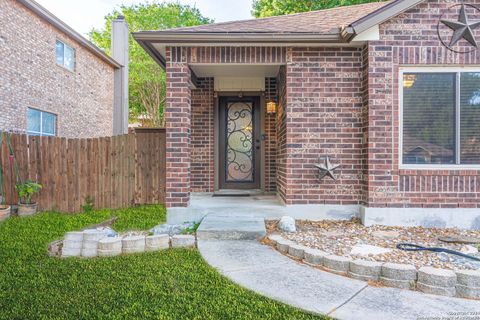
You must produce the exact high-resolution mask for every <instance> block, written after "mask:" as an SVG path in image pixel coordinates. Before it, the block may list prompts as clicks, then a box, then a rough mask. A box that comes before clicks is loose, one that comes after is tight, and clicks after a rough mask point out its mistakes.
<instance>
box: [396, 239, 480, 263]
mask: <svg viewBox="0 0 480 320" xmlns="http://www.w3.org/2000/svg"><path fill="white" fill-rule="evenodd" d="M397 249H400V250H403V251H433V252H445V253H449V254H453V255H456V256H459V257H463V258H467V259H471V260H475V261H480V258H477V257H474V256H470V255H468V254H464V253H461V252H458V251H455V250H450V249H445V248H436V247H432V248H428V247H422V246H419V245H416V244H411V243H399V244H397Z"/></svg>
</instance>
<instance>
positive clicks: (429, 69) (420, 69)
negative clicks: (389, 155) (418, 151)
mask: <svg viewBox="0 0 480 320" xmlns="http://www.w3.org/2000/svg"><path fill="white" fill-rule="evenodd" d="M462 72H477V73H480V65H479V66H411V67H410V66H405V67H400V68H399V79H398V80H399V82H398V125H399V128H398V133H399V137H398V149H399V153H398V159H399V169H405V170H480V164H478V165H476V164H475V165H473V164H403V75H404V74H405V73H456V88H455V90H456V92H455V93H456V97H455V99H456V103H455V108H456V110H455V114H456V119H455V127H456V132H455V144H457V143H458V141H460V125H459V124H460V101H459V99H460V94H459V92H460V81H459V80H458V77H459V74H460V73H462ZM455 148H456V149H455V152H456V159H460V154H459V153H460V148H459V147H457V145H456V146H455Z"/></svg>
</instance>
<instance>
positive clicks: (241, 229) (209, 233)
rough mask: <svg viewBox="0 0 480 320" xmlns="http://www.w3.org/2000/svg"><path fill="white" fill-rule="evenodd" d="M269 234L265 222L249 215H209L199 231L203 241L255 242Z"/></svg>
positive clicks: (199, 237)
mask: <svg viewBox="0 0 480 320" xmlns="http://www.w3.org/2000/svg"><path fill="white" fill-rule="evenodd" d="M266 233H267V230H266V229H265V220H264V219H263V218H261V217H258V216H257V217H255V216H253V215H249V214H235V213H232V214H209V215H207V216H206V217H205V218H204V219H203V221H202V223H201V224H200V227H199V228H198V230H197V238H198V239H202V240H255V239H261V238H263V237H264V236H265V235H266Z"/></svg>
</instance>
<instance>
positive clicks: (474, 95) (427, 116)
mask: <svg viewBox="0 0 480 320" xmlns="http://www.w3.org/2000/svg"><path fill="white" fill-rule="evenodd" d="M402 81H403V100H402V101H403V106H402V108H403V110H402V121H401V123H402V164H403V165H480V72H465V71H455V70H453V71H452V72H448V71H446V72H431V71H421V72H408V71H404V72H402Z"/></svg>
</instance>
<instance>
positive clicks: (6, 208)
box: [0, 196, 11, 221]
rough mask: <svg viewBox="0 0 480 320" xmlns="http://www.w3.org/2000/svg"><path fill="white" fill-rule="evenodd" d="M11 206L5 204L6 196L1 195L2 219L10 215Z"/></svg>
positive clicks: (0, 209) (0, 217) (0, 215)
mask: <svg viewBox="0 0 480 320" xmlns="http://www.w3.org/2000/svg"><path fill="white" fill-rule="evenodd" d="M10 209H11V208H10V206H9V205H7V204H5V197H4V196H0V221H3V220H5V219H7V218H8V217H10Z"/></svg>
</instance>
